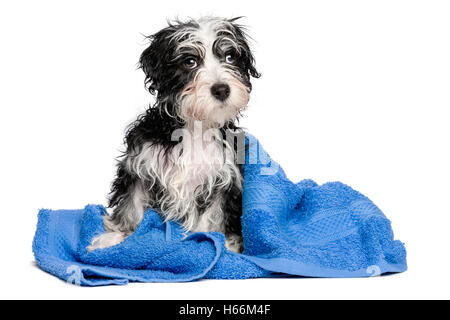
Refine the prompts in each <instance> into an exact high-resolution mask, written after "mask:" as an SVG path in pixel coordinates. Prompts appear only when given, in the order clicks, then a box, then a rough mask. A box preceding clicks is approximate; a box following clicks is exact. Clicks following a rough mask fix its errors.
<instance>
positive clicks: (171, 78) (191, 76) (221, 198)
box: [88, 17, 260, 252]
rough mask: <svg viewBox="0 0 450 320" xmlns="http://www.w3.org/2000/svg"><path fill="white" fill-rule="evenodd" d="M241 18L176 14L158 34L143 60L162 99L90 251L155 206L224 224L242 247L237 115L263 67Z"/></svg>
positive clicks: (129, 152)
mask: <svg viewBox="0 0 450 320" xmlns="http://www.w3.org/2000/svg"><path fill="white" fill-rule="evenodd" d="M237 19H238V18H235V19H222V18H215V17H205V18H200V19H196V20H190V21H187V22H180V21H176V22H173V23H169V26H168V27H166V28H164V29H162V30H161V31H159V32H157V33H156V34H154V35H152V36H149V37H148V39H149V40H150V46H149V47H148V48H147V49H146V50H145V51H144V52H143V53H142V55H141V57H140V67H141V68H142V70H143V71H144V73H145V83H146V86H147V88H148V90H149V91H150V93H151V94H152V95H154V96H155V97H156V102H155V104H154V105H152V106H151V107H150V108H149V109H148V110H147V111H146V112H145V113H144V114H142V115H141V116H139V117H138V119H137V120H136V121H135V122H134V123H132V124H131V126H130V127H129V129H128V131H127V134H126V137H125V144H126V151H125V153H124V155H123V156H122V157H121V158H120V159H119V163H118V169H117V177H116V178H115V180H114V181H113V183H112V190H111V193H110V198H109V207H110V208H112V214H111V215H105V216H104V227H105V230H106V232H105V233H104V234H102V235H100V236H98V237H96V238H94V239H93V241H92V243H91V245H90V246H89V247H88V250H89V251H92V250H95V249H100V248H106V247H110V246H113V245H116V244H118V243H120V242H121V241H123V240H124V239H125V238H126V237H127V236H129V235H130V234H132V233H133V231H134V230H135V229H136V227H137V226H138V224H139V223H140V222H141V220H142V218H143V215H144V213H145V211H146V210H147V209H149V208H151V209H153V210H156V211H157V212H158V213H159V214H160V216H161V218H162V219H164V221H168V220H171V221H178V222H179V223H180V224H181V225H182V226H183V227H184V229H185V230H186V233H187V232H209V231H215V232H222V233H224V234H225V236H226V247H227V248H228V249H229V250H232V251H234V252H242V250H243V242H242V232H241V220H240V218H241V211H242V203H241V202H242V181H243V172H242V164H243V156H242V154H238V153H240V150H242V145H243V144H242V136H243V134H242V133H243V131H242V130H241V129H240V128H238V127H237V120H238V118H239V117H240V115H241V112H242V111H243V110H244V109H245V108H246V107H247V104H248V102H249V94H250V91H251V88H252V86H251V83H250V78H251V77H255V78H257V77H259V76H260V75H259V73H258V72H257V71H256V69H255V66H254V58H253V54H252V52H251V50H250V47H249V44H248V39H247V35H246V33H245V31H244V28H243V27H242V26H240V25H238V24H237V22H236V20H237ZM239 137H240V140H241V143H239V142H238V140H239Z"/></svg>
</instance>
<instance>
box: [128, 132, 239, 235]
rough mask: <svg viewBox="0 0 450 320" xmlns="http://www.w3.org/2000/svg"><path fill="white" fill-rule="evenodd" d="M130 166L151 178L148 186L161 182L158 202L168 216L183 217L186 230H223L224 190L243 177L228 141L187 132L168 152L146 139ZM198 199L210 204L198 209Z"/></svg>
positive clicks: (173, 218)
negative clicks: (147, 141)
mask: <svg viewBox="0 0 450 320" xmlns="http://www.w3.org/2000/svg"><path fill="white" fill-rule="evenodd" d="M205 140H206V141H205ZM127 167H128V170H130V171H131V172H134V173H135V174H136V175H137V176H138V177H139V178H140V179H142V180H143V181H147V182H149V183H147V184H146V185H149V187H148V188H151V187H152V186H153V185H154V184H155V183H158V184H159V185H161V187H162V188H163V191H162V196H161V197H160V199H159V200H158V206H159V208H160V210H161V213H162V215H163V216H164V218H165V219H166V220H176V221H182V222H183V226H184V227H185V229H186V230H187V231H222V232H223V231H224V230H223V212H222V203H223V200H222V199H223V193H224V191H225V190H227V189H228V188H229V187H230V185H231V184H232V183H236V184H238V186H239V187H240V185H241V179H242V178H241V175H240V172H239V170H238V168H237V166H236V165H235V155H234V151H233V149H232V148H230V147H229V145H228V144H227V143H223V142H222V141H221V140H218V139H216V140H214V139H212V138H211V139H204V135H194V134H193V135H186V134H184V135H183V140H182V142H180V143H178V144H177V145H176V146H175V147H174V148H172V149H171V150H170V151H169V152H165V150H164V149H163V147H162V146H160V145H155V144H152V143H146V144H144V145H143V147H142V149H141V151H140V152H139V154H137V155H134V156H131V157H129V159H128V160H127ZM148 191H149V192H150V190H148ZM145 192H146V191H145V190H144V193H145ZM144 198H145V197H144ZM199 200H201V201H202V202H203V203H205V202H206V203H208V204H209V205H208V207H207V208H206V209H205V211H204V212H200V211H199Z"/></svg>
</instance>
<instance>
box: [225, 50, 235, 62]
mask: <svg viewBox="0 0 450 320" xmlns="http://www.w3.org/2000/svg"><path fill="white" fill-rule="evenodd" d="M225 62H226V63H228V64H233V63H235V62H236V56H235V54H234V53H233V52H229V53H227V54H226V55H225Z"/></svg>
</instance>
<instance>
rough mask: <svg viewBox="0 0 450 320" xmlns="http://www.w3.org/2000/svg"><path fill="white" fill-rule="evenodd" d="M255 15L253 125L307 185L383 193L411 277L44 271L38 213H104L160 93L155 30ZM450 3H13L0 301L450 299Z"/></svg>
mask: <svg viewBox="0 0 450 320" xmlns="http://www.w3.org/2000/svg"><path fill="white" fill-rule="evenodd" d="M202 14H213V15H219V16H225V17H233V16H241V15H243V16H246V17H247V18H245V19H244V20H242V23H244V24H246V25H248V26H249V33H250V34H251V36H252V37H253V38H254V39H255V41H254V42H253V48H254V51H255V56H256V62H257V67H258V69H259V70H260V71H261V72H262V74H263V77H262V78H261V79H258V80H255V81H254V91H253V95H252V100H251V102H250V108H249V110H248V112H247V113H246V117H245V119H244V120H243V121H242V122H241V124H242V125H243V126H245V127H247V128H248V130H249V131H250V132H251V133H252V134H254V135H255V136H257V137H258V138H259V140H260V141H261V142H262V143H263V145H264V146H265V148H266V150H268V151H269V153H270V154H271V155H272V157H273V158H275V160H277V161H278V162H279V163H280V164H281V165H282V166H283V168H284V169H285V171H286V172H287V174H288V176H289V177H290V178H291V179H292V180H295V181H298V180H300V179H304V178H313V179H314V180H316V181H317V182H319V183H324V182H326V181H330V180H331V181H333V180H339V181H342V182H344V183H347V184H349V185H351V186H352V187H354V188H355V189H357V190H359V191H361V192H362V193H364V194H366V195H368V196H369V197H370V198H371V199H372V200H373V201H374V202H375V203H376V204H377V205H378V206H379V207H380V208H381V209H382V210H383V211H384V212H385V213H386V215H387V216H388V217H389V218H390V219H391V220H392V223H393V228H394V232H395V236H396V238H397V239H401V240H402V241H403V242H405V243H406V247H407V250H408V264H409V270H408V271H407V272H406V273H403V274H398V275H393V276H388V277H381V278H370V279H255V280H240V281H200V282H196V283H188V284H130V285H128V286H125V287H103V288H79V287H76V286H72V285H68V284H66V283H65V282H63V281H60V280H59V279H57V278H55V277H53V276H50V275H48V274H46V273H44V272H43V271H41V270H39V269H38V268H37V267H36V266H35V265H34V263H33V255H32V252H31V243H32V238H33V235H34V231H35V227H36V216H37V211H38V209H39V208H52V209H58V208H71V209H74V208H82V207H84V205H86V204H87V203H105V196H106V194H107V192H108V189H109V184H110V182H111V180H112V178H113V175H114V170H115V168H114V164H115V161H114V158H115V157H116V156H118V155H119V150H121V146H122V139H123V133H124V128H125V126H126V125H127V124H128V123H129V122H130V121H131V120H134V119H135V117H136V116H137V114H138V113H140V112H142V111H144V110H145V108H146V106H147V105H148V103H149V102H150V95H149V94H148V92H146V91H145V90H144V86H143V74H142V72H141V71H140V70H137V69H136V66H137V64H136V63H137V61H138V58H139V55H140V53H141V52H142V50H144V48H145V45H146V42H145V41H144V38H143V34H147V35H148V34H151V33H153V32H156V31H158V30H159V29H160V28H162V27H164V26H165V24H166V22H165V21H166V18H175V17H177V16H179V17H180V18H186V17H188V16H193V17H198V16H200V15H202ZM449 17H450V4H449V2H448V1H412V0H408V1H394V0H389V1H380V0H378V1H242V0H239V1H232V0H227V1H220V2H219V1H217V2H213V1H211V0H209V1H174V0H169V1H151V0H147V1H111V0H108V1H106V0H105V1H100V0H98V1H80V0H78V1H45V0H40V1H19V0H16V1H2V2H1V4H0V92H1V93H0V108H1V115H0V124H1V125H0V139H1V150H2V154H1V159H0V161H1V167H0V168H1V179H0V187H1V190H0V195H1V196H0V197H1V200H2V201H1V204H2V209H1V220H0V224H1V225H0V261H1V264H0V271H1V272H0V274H1V275H2V277H1V280H0V298H106V299H108V298H143V299H153V298H158V299H167V298H178V299H183V298H186V299H187V298H189V299H196V298H207V299H215V298H221V299H231V298H233V299H244V298H245V299H263V298H264V299H298V298H344V299H345V298H377V299H383V298H384V299H390V298H450V295H449V290H448V286H449V285H450V283H449V277H448V269H449V267H450V259H449V250H448V245H449V237H448V233H449V232H450V231H449V226H450V225H449V222H450V218H449V216H450V210H449V209H450V204H449V203H450V202H449V196H450V188H449V183H450V170H449V163H450V150H449V137H450V127H449V111H448V110H449V108H450V90H449V89H450V18H449Z"/></svg>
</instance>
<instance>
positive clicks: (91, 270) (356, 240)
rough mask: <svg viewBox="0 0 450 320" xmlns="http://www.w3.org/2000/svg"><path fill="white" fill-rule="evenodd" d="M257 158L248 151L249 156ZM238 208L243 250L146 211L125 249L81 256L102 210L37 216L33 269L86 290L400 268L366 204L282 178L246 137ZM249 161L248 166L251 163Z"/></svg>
mask: <svg viewBox="0 0 450 320" xmlns="http://www.w3.org/2000/svg"><path fill="white" fill-rule="evenodd" d="M255 147H256V149H255V150H257V156H256V157H254V155H253V154H251V153H249V152H248V150H250V149H252V148H255ZM246 149H247V152H246V157H245V160H246V161H245V164H244V165H243V167H244V183H243V200H242V207H243V212H242V233H243V239H244V248H245V250H244V252H243V254H237V253H234V252H230V251H228V250H227V249H226V248H225V245H224V244H225V238H224V235H223V234H221V233H217V232H208V233H192V234H189V235H188V236H187V237H185V233H184V230H183V229H182V227H181V226H180V225H179V224H178V223H176V222H167V223H163V221H162V220H161V218H160V217H159V215H158V214H157V213H156V212H155V211H153V210H147V212H146V213H145V215H144V218H143V220H142V222H141V223H140V225H139V226H138V228H137V229H136V230H135V232H134V233H133V234H132V235H131V236H129V237H128V238H126V239H125V240H124V241H123V242H122V243H120V244H118V245H116V246H113V247H110V248H105V249H101V250H94V251H92V252H88V251H87V250H86V247H87V246H88V245H89V244H90V242H91V240H92V238H93V237H95V236H97V235H99V234H101V233H103V232H104V228H103V220H102V216H103V215H104V214H106V210H105V208H104V207H103V206H101V205H87V206H86V207H85V208H84V209H80V210H47V209H42V210H40V212H39V215H38V225H37V230H36V234H35V237H34V241H33V252H34V255H35V258H36V261H37V264H38V265H39V267H40V268H41V269H43V270H45V271H47V272H49V273H51V274H53V275H55V276H57V277H59V278H61V279H63V280H66V281H68V282H71V283H75V284H79V285H84V286H100V285H111V284H127V283H128V282H130V281H132V282H183V281H184V282H186V281H194V280H198V279H246V278H256V277H280V276H307V277H369V276H373V275H380V274H383V273H387V272H403V271H405V270H406V269H407V265H406V250H405V247H404V245H403V244H402V243H401V242H400V241H398V240H394V238H393V232H392V229H391V224H390V221H389V220H388V219H387V218H386V217H385V215H384V214H383V213H382V212H381V211H380V209H378V208H377V207H376V206H375V205H374V204H373V203H372V202H371V201H370V200H369V199H368V198H367V197H365V196H364V195H362V194H361V193H359V192H357V191H355V190H353V189H352V188H350V187H349V186H346V185H344V184H342V183H340V182H333V183H326V184H324V185H320V186H319V185H317V184H316V183H315V182H314V181H311V180H304V181H301V182H299V183H297V184H295V183H293V182H291V181H290V180H289V179H287V177H286V175H285V173H284V172H283V170H282V168H281V167H280V166H279V165H278V164H277V163H276V162H274V161H273V160H272V159H271V158H270V157H269V155H268V154H267V153H266V152H265V151H264V149H263V148H262V147H261V145H260V144H259V142H258V141H257V140H256V139H255V138H254V137H252V136H250V135H247V138H246ZM252 157H253V158H252Z"/></svg>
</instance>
